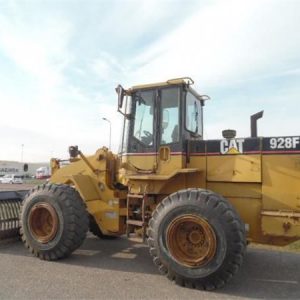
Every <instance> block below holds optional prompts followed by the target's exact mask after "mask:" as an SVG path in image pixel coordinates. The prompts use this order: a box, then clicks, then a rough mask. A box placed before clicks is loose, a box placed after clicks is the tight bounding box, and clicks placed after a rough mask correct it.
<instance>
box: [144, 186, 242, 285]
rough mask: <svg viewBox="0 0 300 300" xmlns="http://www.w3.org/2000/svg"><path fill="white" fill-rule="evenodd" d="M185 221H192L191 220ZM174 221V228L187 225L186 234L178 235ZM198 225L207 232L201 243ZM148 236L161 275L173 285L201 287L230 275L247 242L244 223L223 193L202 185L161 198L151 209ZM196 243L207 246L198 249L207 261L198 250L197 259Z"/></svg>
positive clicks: (237, 264)
mask: <svg viewBox="0 0 300 300" xmlns="http://www.w3.org/2000/svg"><path fill="white" fill-rule="evenodd" d="M174 220H175V221H174ZM176 220H177V221H176ZM185 220H190V221H191V220H192V221H191V222H192V223H191V224H192V225H189V223H188V221H185ZM180 221H182V224H179V225H178V226H179V227H178V226H177V225H176V224H177V223H178V222H180ZM176 222H177V223H176ZM193 222H194V223H195V226H194V225H193V224H194V223H193ZM197 222H199V224H200V225H198V224H196V223H197ZM174 224H175V225H174ZM176 226H177V227H178V228H179V229H178V232H179V231H180V230H189V228H190V229H191V233H185V232H183V233H180V232H179V233H178V234H177V233H176V230H177V227H176ZM180 226H181V227H183V229H180ZM197 226H198V227H199V228H200V229H201V228H202V227H203V228H204V229H203V230H204V231H205V230H206V233H207V235H208V236H209V239H208V241H205V243H204V244H203V243H200V239H201V237H202V236H203V234H202V233H203V230H202V229H201V230H202V231H201V230H200V229H199V228H198V229H199V232H200V233H199V232H198V233H197V232H196V233H195V230H196V229H197ZM201 226H202V227H201ZM198 229H197V230H198ZM174 230H175V235H174ZM192 230H194V231H192ZM172 234H173V235H172ZM148 236H149V238H148V245H149V247H150V254H151V256H152V257H153V262H154V264H155V265H157V267H158V269H159V271H160V272H161V273H162V274H164V275H166V276H167V277H168V278H169V279H170V280H174V281H175V282H176V284H178V285H181V286H187V287H191V288H198V289H204V290H213V289H216V288H220V287H222V286H224V285H225V283H226V282H227V281H228V280H230V278H231V277H232V276H233V275H234V274H235V273H236V272H237V271H238V269H239V267H240V266H241V264H242V261H243V255H244V251H245V247H246V241H245V226H244V224H243V222H242V221H241V219H240V218H239V216H238V214H237V213H236V211H235V210H234V208H233V206H232V205H231V204H230V203H229V202H228V201H227V200H226V199H225V198H223V197H222V196H220V195H218V194H216V193H213V192H211V191H208V190H203V189H188V190H182V191H179V192H177V193H174V194H172V195H170V196H168V197H167V198H165V199H164V200H163V201H162V202H161V203H160V204H159V205H158V206H157V208H156V210H155V211H154V212H153V214H152V219H151V220H150V222H149V229H148ZM173 236H175V238H172V237H173ZM170 237H171V238H170ZM181 237H184V238H185V237H187V240H188V241H187V243H190V244H191V245H192V247H194V248H193V249H195V252H193V251H194V250H189V248H188V247H189V246H186V244H187V243H186V242H185V241H183V242H182V243H181V239H180V238H181ZM189 239H190V240H191V241H192V242H193V243H194V244H192V243H191V241H189ZM171 242H172V243H171ZM174 245H175V246H174ZM201 245H206V246H207V245H208V246H209V247H208V246H207V251H202V252H203V253H205V255H206V257H204V256H203V257H204V258H205V259H206V261H205V259H204V258H203V260H201V259H202V257H201V255H200V258H199V259H198V261H197V260H196V258H198V257H197V255H195V253H196V254H197V251H200V253H201V250H199V249H201V247H202V246H201ZM176 251H177V252H178V253H176ZM190 251H192V252H190ZM194 258H195V260H194V262H193V259H194Z"/></svg>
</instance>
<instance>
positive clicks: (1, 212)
mask: <svg viewBox="0 0 300 300" xmlns="http://www.w3.org/2000/svg"><path fill="white" fill-rule="evenodd" d="M27 192H28V191H5V192H3V191H1V192H0V240H3V239H7V238H12V237H16V236H18V235H19V227H20V226H19V213H20V206H21V203H22V200H23V198H24V197H25V195H26V194H27Z"/></svg>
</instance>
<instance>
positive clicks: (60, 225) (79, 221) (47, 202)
mask: <svg viewBox="0 0 300 300" xmlns="http://www.w3.org/2000/svg"><path fill="white" fill-rule="evenodd" d="M20 223H21V228H20V234H21V237H22V240H23V242H24V244H25V247H26V248H28V249H29V251H30V252H31V253H32V254H34V255H35V256H37V257H39V258H40V259H43V260H57V259H60V258H64V257H67V256H69V255H70V254H71V253H72V252H73V251H74V250H76V249H77V248H78V247H80V246H81V244H82V243H83V241H84V239H85V237H86V232H87V230H88V214H87V211H86V208H85V204H84V202H83V201H82V199H81V197H80V195H79V193H78V192H77V191H76V190H75V189H73V188H72V187H70V186H68V185H56V184H44V185H39V186H37V187H35V188H34V189H33V190H31V191H30V192H29V194H28V195H27V196H26V198H25V199H24V200H23V203H22V206H21V213H20Z"/></svg>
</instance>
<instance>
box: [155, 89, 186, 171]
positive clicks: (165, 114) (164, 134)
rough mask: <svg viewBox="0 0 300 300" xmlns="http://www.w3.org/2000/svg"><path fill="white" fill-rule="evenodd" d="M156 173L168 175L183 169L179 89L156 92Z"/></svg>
mask: <svg viewBox="0 0 300 300" xmlns="http://www.w3.org/2000/svg"><path fill="white" fill-rule="evenodd" d="M158 95H159V96H158V104H157V106H158V112H157V116H158V123H157V124H158V127H157V132H158V134H157V144H158V153H157V162H158V170H157V173H159V174H161V175H168V174H170V173H172V172H174V171H175V170H178V169H181V168H182V167H183V158H184V153H183V149H182V138H181V133H182V129H181V125H180V124H181V122H180V121H181V118H180V107H181V89H180V87H178V86H176V87H168V88H163V89H160V90H159V91H158Z"/></svg>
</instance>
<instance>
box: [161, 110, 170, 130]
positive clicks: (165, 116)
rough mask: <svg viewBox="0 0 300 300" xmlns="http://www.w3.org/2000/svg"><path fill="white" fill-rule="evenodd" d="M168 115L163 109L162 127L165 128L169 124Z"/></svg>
mask: <svg viewBox="0 0 300 300" xmlns="http://www.w3.org/2000/svg"><path fill="white" fill-rule="evenodd" d="M169 116H170V113H169V111H168V110H164V111H163V119H162V129H166V128H168V126H169Z"/></svg>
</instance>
